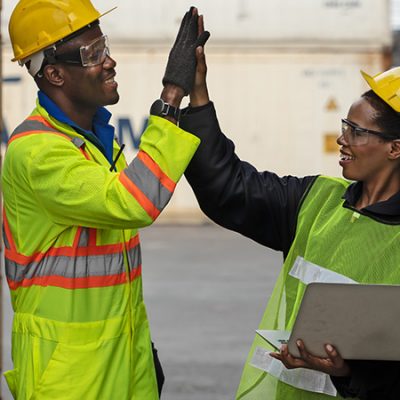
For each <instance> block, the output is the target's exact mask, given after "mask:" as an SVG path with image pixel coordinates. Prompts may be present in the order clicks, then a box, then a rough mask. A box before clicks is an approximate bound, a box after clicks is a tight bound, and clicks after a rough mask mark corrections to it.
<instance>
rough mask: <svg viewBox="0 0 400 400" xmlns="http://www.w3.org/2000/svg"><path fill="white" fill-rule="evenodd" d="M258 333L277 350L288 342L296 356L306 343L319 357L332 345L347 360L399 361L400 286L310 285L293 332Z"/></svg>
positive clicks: (259, 331) (291, 351)
mask: <svg viewBox="0 0 400 400" xmlns="http://www.w3.org/2000/svg"><path fill="white" fill-rule="evenodd" d="M256 332H257V333H258V334H259V335H261V336H262V337H263V338H264V339H265V340H267V341H268V342H269V343H270V344H271V345H272V346H273V347H274V348H275V349H279V348H280V347H281V345H282V344H284V343H287V344H288V347H289V352H290V353H291V354H292V355H293V356H295V357H299V356H300V354H299V351H298V348H297V345H296V340H297V339H302V340H303V342H304V344H305V346H306V348H307V350H308V351H309V352H310V353H312V354H314V355H316V356H319V357H327V355H326V352H325V348H324V345H325V344H328V343H329V344H332V345H333V346H335V347H336V349H337V350H338V351H339V352H340V354H341V356H342V357H343V358H345V359H356V360H400V285H375V284H374V285H365V284H350V283H310V284H309V285H307V287H306V290H305V293H304V297H303V300H302V303H301V305H300V309H299V313H298V315H297V318H296V321H295V324H294V326H293V330H292V332H288V331H268V330H257V331H256Z"/></svg>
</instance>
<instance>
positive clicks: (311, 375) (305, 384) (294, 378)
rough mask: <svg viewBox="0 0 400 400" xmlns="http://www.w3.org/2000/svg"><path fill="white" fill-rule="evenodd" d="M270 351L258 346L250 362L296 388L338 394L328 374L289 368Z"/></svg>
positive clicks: (331, 394)
mask: <svg viewBox="0 0 400 400" xmlns="http://www.w3.org/2000/svg"><path fill="white" fill-rule="evenodd" d="M269 353H270V350H266V349H263V348H261V347H257V348H256V349H255V351H254V354H253V358H252V360H251V362H250V364H251V365H252V366H253V367H256V368H258V369H261V370H262V371H265V372H268V373H269V374H270V375H272V376H274V377H275V378H277V379H279V380H280V381H281V382H284V383H286V384H288V385H291V386H294V387H295V388H298V389H302V390H307V391H309V392H315V393H324V394H327V395H329V396H333V397H335V396H336V394H337V390H336V388H335V386H334V385H333V383H332V381H331V378H330V376H329V375H328V374H325V373H323V372H319V371H314V370H311V369H305V368H296V369H287V368H286V367H285V366H284V365H283V364H282V363H281V362H280V361H278V360H276V359H275V358H272V357H271V356H270V355H269Z"/></svg>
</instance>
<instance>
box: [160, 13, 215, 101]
mask: <svg viewBox="0 0 400 400" xmlns="http://www.w3.org/2000/svg"><path fill="white" fill-rule="evenodd" d="M193 8H194V7H190V10H189V11H188V12H187V13H186V14H185V15H184V17H183V19H182V22H181V26H180V28H179V31H178V35H177V37H176V40H175V43H174V45H173V46H172V49H171V51H170V53H169V57H168V62H167V67H166V69H165V74H164V78H163V80H162V83H163V85H164V86H165V85H166V84H167V83H172V84H174V85H176V86H179V87H181V88H182V89H183V90H184V92H185V96H186V95H188V94H189V93H190V91H191V90H192V87H193V83H194V76H195V73H196V55H195V50H196V47H198V46H204V44H205V43H206V42H207V40H208V38H209V37H210V33H209V32H207V31H204V32H202V33H201V34H200V35H199V36H198V18H199V16H198V15H197V13H196V14H195V15H192V10H193Z"/></svg>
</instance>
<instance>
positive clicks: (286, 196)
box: [180, 103, 400, 400]
mask: <svg viewBox="0 0 400 400" xmlns="http://www.w3.org/2000/svg"><path fill="white" fill-rule="evenodd" d="M180 126H181V128H183V129H185V130H187V131H189V132H192V133H193V134H195V135H197V136H198V137H199V138H200V139H201V144H200V147H199V148H198V150H197V152H196V154H195V156H194V158H193V159H192V161H191V163H190V165H189V167H188V168H187V170H186V173H185V176H186V178H187V180H188V182H189V184H190V185H191V187H192V188H193V191H194V193H195V195H196V198H197V200H198V202H199V205H200V207H201V209H202V210H203V212H204V213H205V214H206V215H207V216H208V217H209V218H211V219H212V220H213V221H214V222H216V223H217V224H219V225H221V226H223V227H225V228H228V229H231V230H233V231H236V232H239V233H241V234H242V235H244V236H246V237H249V238H251V239H253V240H255V241H256V242H258V243H260V244H262V245H264V246H267V247H270V248H272V249H274V250H280V251H282V252H283V256H284V257H286V255H287V254H288V251H289V249H290V246H291V244H292V241H293V238H294V235H295V230H296V222H297V213H298V211H299V208H300V206H301V202H302V199H303V198H304V196H305V195H306V194H307V192H308V190H309V188H310V187H311V185H312V184H313V182H314V181H315V179H316V177H317V176H307V177H302V178H298V177H294V176H285V177H279V176H277V175H276V174H274V173H272V172H268V171H264V172H259V171H257V170H256V168H255V167H253V166H252V165H251V164H249V163H247V162H245V161H241V160H240V159H239V157H238V156H237V155H236V154H235V146H234V144H233V142H232V141H230V140H229V139H228V138H227V137H226V136H225V135H224V134H223V133H222V132H221V129H220V127H219V123H218V120H217V116H216V112H215V109H214V106H213V104H212V103H209V104H208V105H206V106H203V107H199V108H195V109H190V108H189V109H186V110H185V111H184V112H183V115H182V117H181V121H180ZM360 190H361V184H360V183H355V184H352V185H350V186H349V188H348V190H347V191H346V193H344V204H343V206H344V207H348V208H352V207H353V206H354V204H355V203H356V200H357V199H358V196H359V194H360ZM359 212H361V213H363V214H365V215H368V216H370V217H371V218H374V219H376V220H378V221H381V222H383V223H390V224H400V193H398V194H397V195H395V196H394V197H392V198H391V199H389V200H387V201H386V202H381V203H378V204H376V205H372V206H368V207H366V208H365V209H363V210H360V211H359ZM349 363H350V365H351V369H352V376H351V377H349V378H332V379H333V382H334V384H335V386H336V387H337V389H338V391H339V393H340V394H341V395H342V396H343V397H358V398H360V399H361V400H394V399H396V400H397V399H398V398H399V392H400V363H399V362H378V361H371V362H366V361H349Z"/></svg>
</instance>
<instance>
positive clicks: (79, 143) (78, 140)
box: [71, 137, 85, 149]
mask: <svg viewBox="0 0 400 400" xmlns="http://www.w3.org/2000/svg"><path fill="white" fill-rule="evenodd" d="M71 142H72V143H73V144H74V145H75V146H76V147H77V148H78V149H80V148H81V147H84V146H85V141H84V140H83V139H81V138H79V137H74V138H72V140H71Z"/></svg>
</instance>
